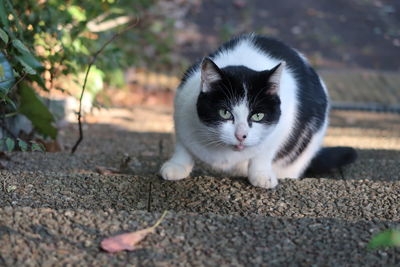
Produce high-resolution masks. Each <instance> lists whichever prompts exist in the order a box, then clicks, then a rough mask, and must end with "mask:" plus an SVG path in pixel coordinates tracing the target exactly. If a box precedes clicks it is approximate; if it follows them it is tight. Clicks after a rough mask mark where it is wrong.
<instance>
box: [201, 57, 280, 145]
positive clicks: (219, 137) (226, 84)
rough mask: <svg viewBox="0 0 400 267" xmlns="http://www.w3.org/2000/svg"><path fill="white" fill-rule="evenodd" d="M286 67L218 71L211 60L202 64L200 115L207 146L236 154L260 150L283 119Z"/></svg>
mask: <svg viewBox="0 0 400 267" xmlns="http://www.w3.org/2000/svg"><path fill="white" fill-rule="evenodd" d="M284 67H285V63H284V62H282V63H280V64H278V65H277V66H276V67H274V68H272V69H271V70H265V71H254V70H251V69H249V68H247V67H244V66H229V67H225V68H221V69H220V68H219V67H218V66H217V65H216V64H215V63H214V62H213V61H212V60H211V59H210V58H205V59H204V60H203V61H202V63H201V92H200V94H199V97H198V99H197V113H198V116H199V119H200V121H201V122H202V123H203V124H205V125H206V126H207V127H205V129H204V131H205V132H202V133H201V134H202V137H203V138H204V139H205V140H204V142H205V144H208V145H213V146H229V147H231V148H232V149H234V150H243V149H245V148H246V147H252V146H257V145H258V144H260V143H261V142H262V141H263V140H264V138H265V137H266V136H267V135H268V133H269V132H271V130H272V129H273V128H274V127H275V125H276V123H277V122H278V120H279V117H280V115H281V110H280V103H281V101H280V98H279V87H280V86H279V84H280V78H281V74H282V70H283V68H284Z"/></svg>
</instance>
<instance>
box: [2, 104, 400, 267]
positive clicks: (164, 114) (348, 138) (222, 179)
mask: <svg viewBox="0 0 400 267" xmlns="http://www.w3.org/2000/svg"><path fill="white" fill-rule="evenodd" d="M146 118H151V119H152V123H151V124H148V125H150V126H148V127H151V128H146V127H144V126H143V125H144V123H143V120H145V119H146ZM88 121H89V122H91V124H88V125H87V126H86V129H85V139H84V142H83V144H82V146H81V147H80V148H79V150H78V153H77V154H74V155H70V154H69V153H68V152H67V151H65V152H59V153H21V152H15V153H11V154H8V156H9V157H10V158H11V159H10V160H9V161H7V160H4V159H2V164H3V165H4V166H5V167H6V169H5V170H1V171H0V244H1V245H0V255H1V256H0V266H3V265H4V266H68V265H90V266H100V265H115V266H126V265H137V266H171V265H174V266H175V265H176V266H199V265H202V266H216V265H223V266H240V265H242V266H244V265H246V266H265V265H268V266H270V265H271V266H282V265H290V264H293V265H301V266H302V265H307V266H308V265H319V266H320V265H323V266H332V265H335V266H350V265H351V266H357V265H358V266H377V265H385V266H395V265H396V264H398V263H399V262H400V249H393V248H391V249H381V250H376V251H369V250H368V249H367V244H368V242H369V240H370V239H371V237H372V236H373V235H374V234H375V233H378V232H379V231H381V230H384V229H387V228H393V227H398V226H399V223H398V222H399V221H400V199H399V198H400V178H399V173H400V172H399V167H398V166H399V162H400V152H399V151H400V134H399V133H400V130H399V129H400V116H398V115H393V114H378V113H363V112H345V111H340V112H339V111H338V112H333V113H332V116H331V128H330V129H329V132H328V136H327V138H326V141H325V143H326V145H335V144H340V145H352V146H354V147H356V148H357V149H358V152H359V161H358V162H357V163H355V164H353V165H351V166H348V167H346V168H343V169H342V170H337V171H335V172H332V173H330V174H326V175H321V176H319V177H308V178H305V179H302V180H283V181H281V183H280V185H279V186H278V187H277V188H276V189H274V190H264V189H260V188H255V187H253V186H251V185H250V184H249V183H248V182H247V181H246V180H245V179H241V178H235V179H234V178H229V177H226V176H225V175H221V174H218V173H215V172H213V171H211V170H208V169H207V168H205V167H204V166H202V165H201V164H200V165H197V167H196V168H195V170H194V171H193V174H192V177H190V178H189V179H186V180H182V181H179V182H168V181H163V180H162V179H160V177H159V176H158V175H157V171H158V168H159V166H160V164H161V162H162V161H163V160H165V159H166V158H167V157H168V155H169V154H170V152H171V150H172V144H173V142H172V136H171V134H170V133H171V129H172V125H171V111H170V110H169V109H162V108H145V107H135V108H133V109H131V110H126V109H111V110H108V111H107V112H105V111H102V112H100V113H99V114H96V116H93V117H89V118H88ZM75 136H76V128H75V126H71V127H69V128H66V129H65V130H64V131H63V132H62V134H61V137H62V139H63V140H62V141H63V145H64V146H65V147H70V146H71V144H72V143H73V141H74V140H75ZM127 155H129V156H130V157H131V160H130V161H129V164H128V168H125V169H123V170H122V172H123V174H117V173H115V172H116V171H117V170H118V169H120V165H121V162H122V161H123V159H124V158H126V157H127ZM110 170H111V171H110ZM164 210H168V211H169V215H168V216H167V218H166V219H165V221H164V222H163V223H162V224H161V226H160V227H159V228H158V229H157V232H156V233H155V234H153V235H151V236H149V237H148V238H147V239H145V240H144V241H143V242H142V243H141V247H140V249H138V250H137V251H134V252H122V253H118V254H116V255H111V254H108V253H105V252H102V251H101V250H100V249H99V242H100V240H101V239H102V238H104V237H108V236H110V235H113V234H117V233H121V232H125V231H134V230H138V229H142V228H144V227H146V226H149V225H151V224H153V223H154V222H155V221H156V219H157V218H158V217H159V216H160V213H161V212H163V211H164Z"/></svg>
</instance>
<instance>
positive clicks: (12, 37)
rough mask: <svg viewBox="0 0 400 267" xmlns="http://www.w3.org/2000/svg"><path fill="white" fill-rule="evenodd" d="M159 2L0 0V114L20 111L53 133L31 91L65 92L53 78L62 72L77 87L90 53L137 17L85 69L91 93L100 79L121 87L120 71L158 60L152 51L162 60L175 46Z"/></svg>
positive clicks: (37, 126) (49, 120) (39, 127)
mask: <svg viewBox="0 0 400 267" xmlns="http://www.w3.org/2000/svg"><path fill="white" fill-rule="evenodd" d="M156 3H157V1H156V0H139V1H130V0H86V1H78V0H69V1H63V0H24V1H13V2H12V1H11V0H2V1H0V63H1V65H0V116H1V118H0V119H4V118H5V117H10V116H12V115H13V114H19V113H20V114H24V115H26V116H27V117H28V118H29V119H30V120H31V122H32V124H33V125H34V126H35V129H36V130H37V131H38V132H39V133H41V134H42V135H44V136H48V137H51V138H55V137H56V135H57V132H56V129H55V128H54V127H53V126H52V124H53V122H54V119H53V118H52V115H51V113H49V111H48V110H47V108H46V106H45V105H43V104H41V100H40V97H38V96H37V95H36V93H35V91H38V90H42V91H43V92H50V91H53V90H61V91H68V89H69V88H63V85H62V84H60V83H57V82H56V80H57V79H60V77H66V78H67V79H68V80H70V81H74V82H75V83H76V85H77V87H78V88H80V87H81V86H82V82H83V81H82V73H84V72H85V70H86V68H87V65H88V62H89V61H90V59H91V56H92V54H93V53H94V52H95V51H97V50H98V49H99V48H100V47H101V46H102V45H103V44H104V43H105V42H106V40H108V39H109V38H110V37H111V36H112V35H113V34H114V33H115V31H117V30H119V28H121V27H123V26H124V25H126V24H127V23H128V22H130V21H137V28H134V29H133V30H132V31H129V32H128V33H127V34H126V35H125V39H124V40H121V41H120V42H113V43H111V44H110V45H108V46H107V47H106V49H105V50H104V51H102V54H101V56H100V57H98V59H97V60H96V62H95V64H94V66H93V68H92V70H91V73H90V75H89V80H88V85H87V91H88V93H89V94H91V95H92V96H94V95H95V94H96V93H98V92H99V91H100V90H101V89H102V88H103V81H104V80H105V81H108V82H110V83H113V82H114V81H115V82H114V83H115V84H116V85H121V69H122V68H124V67H126V66H127V65H129V64H134V63H137V62H141V63H142V62H143V60H144V61H148V62H155V60H154V58H153V57H154V56H155V55H157V56H158V57H159V58H160V61H161V63H162V60H163V59H164V57H163V55H166V54H168V51H169V49H170V45H172V40H173V38H172V35H171V34H169V33H170V32H171V31H168V30H167V28H168V27H171V25H172V24H171V23H172V21H171V20H167V21H166V23H164V22H163V19H164V18H162V17H160V16H159V14H158V13H157V11H155V10H156V9H154V8H153V7H154V5H155V4H156ZM146 42H147V47H148V48H149V49H150V48H151V50H152V51H153V54H151V55H150V54H149V56H146V53H142V52H143V47H145V46H146V44H145V43H146ZM128 53H129V55H128ZM160 61H157V63H160ZM149 65H150V64H149ZM114 75H117V77H116V79H113V77H114ZM75 94H77V92H75ZM92 99H93V97H92ZM34 110H35V111H36V112H32V111H34Z"/></svg>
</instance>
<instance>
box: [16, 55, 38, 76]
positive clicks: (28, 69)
mask: <svg viewBox="0 0 400 267" xmlns="http://www.w3.org/2000/svg"><path fill="white" fill-rule="evenodd" d="M15 57H16V58H17V59H18V61H19V63H21V65H22V66H23V67H24V71H25V72H26V73H28V74H31V75H35V74H36V73H37V72H36V70H34V69H33V68H32V67H31V66H30V65H29V64H28V63H26V62H25V60H24V59H23V58H22V57H19V56H15Z"/></svg>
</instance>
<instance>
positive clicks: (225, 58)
mask: <svg viewBox="0 0 400 267" xmlns="http://www.w3.org/2000/svg"><path fill="white" fill-rule="evenodd" d="M213 61H214V62H215V63H216V65H217V66H218V67H219V68H223V67H226V66H230V65H244V66H246V67H248V68H250V69H253V70H256V71H263V70H267V69H271V68H273V67H275V66H276V65H278V64H279V63H280V60H279V59H276V58H272V57H271V56H269V55H267V54H265V53H263V52H262V51H260V50H259V49H257V48H255V47H254V46H253V44H252V43H251V42H249V41H248V40H247V39H243V40H242V41H241V43H240V44H238V45H237V46H236V47H235V48H234V49H233V50H229V51H224V52H222V53H220V54H218V55H217V56H216V57H215V58H213ZM200 83H201V79H200V70H197V71H196V72H194V73H193V74H192V75H191V76H190V77H189V78H188V79H187V81H186V82H185V83H184V84H183V86H182V87H181V88H179V89H178V90H177V94H176V97H175V113H174V120H175V130H176V138H177V144H176V149H175V153H174V155H173V156H172V158H171V159H170V160H169V161H167V162H166V163H164V165H163V166H162V168H161V175H162V177H163V178H164V179H167V180H177V179H182V178H184V177H186V176H188V175H189V174H190V170H191V168H192V167H193V158H198V159H200V160H201V161H203V162H206V163H208V164H209V165H210V166H212V167H213V168H215V169H218V170H222V171H226V172H228V173H231V174H234V175H245V176H248V178H249V181H250V182H251V183H252V184H253V185H255V186H260V187H263V188H273V187H275V186H276V185H277V183H278V182H277V178H289V177H290V178H298V177H299V176H300V175H301V174H302V172H303V171H304V169H305V167H306V166H307V165H308V163H309V162H310V160H311V159H312V157H313V156H314V155H315V153H316V152H317V151H318V149H319V147H320V145H321V142H322V138H323V136H324V135H325V131H326V125H327V123H325V125H324V127H322V129H321V130H320V131H319V132H318V133H317V134H315V135H314V136H313V137H312V141H311V142H310V144H309V145H308V147H307V148H306V149H305V150H304V151H303V153H302V154H301V155H300V156H299V157H298V159H296V160H295V161H294V162H293V163H292V164H290V165H289V166H287V165H286V166H284V162H282V161H280V162H276V163H274V164H273V159H274V157H275V155H276V154H277V152H278V151H279V149H280V147H281V146H282V144H283V143H284V142H285V140H287V139H288V138H289V135H290V133H291V130H292V127H293V125H295V114H297V112H296V111H297V99H296V92H297V85H296V81H295V79H294V77H293V74H292V73H291V70H290V68H288V66H287V65H286V66H284V68H283V71H282V74H281V79H280V88H279V95H280V99H281V117H280V120H279V122H278V123H277V124H276V125H274V126H269V127H268V128H265V126H264V127H263V126H261V125H260V124H258V123H253V126H252V127H251V128H249V127H248V126H247V116H248V113H249V110H248V107H247V106H246V105H245V103H246V102H245V101H243V102H240V103H239V104H238V105H237V106H235V107H234V108H233V110H232V113H233V116H234V117H235V120H234V123H232V122H231V121H227V122H226V123H223V124H222V126H221V127H220V129H218V130H216V129H215V128H209V127H207V126H205V125H204V124H203V123H201V122H200V120H199V118H198V116H197V112H196V102H197V97H198V95H199V93H200V90H201V86H200ZM238 131H240V133H246V135H247V138H246V139H245V140H244V142H243V144H244V145H245V146H246V148H245V149H244V150H242V151H237V150H234V149H233V147H234V146H235V145H237V144H238V143H239V141H238V140H237V138H236V137H235V133H237V132H238ZM216 137H219V139H220V140H221V141H215V140H217V139H218V138H216ZM261 137H262V138H261Z"/></svg>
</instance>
